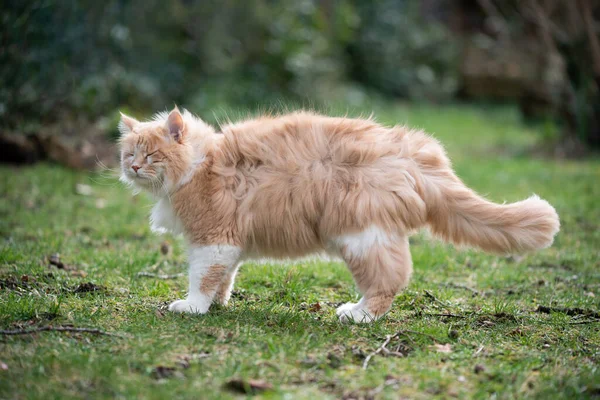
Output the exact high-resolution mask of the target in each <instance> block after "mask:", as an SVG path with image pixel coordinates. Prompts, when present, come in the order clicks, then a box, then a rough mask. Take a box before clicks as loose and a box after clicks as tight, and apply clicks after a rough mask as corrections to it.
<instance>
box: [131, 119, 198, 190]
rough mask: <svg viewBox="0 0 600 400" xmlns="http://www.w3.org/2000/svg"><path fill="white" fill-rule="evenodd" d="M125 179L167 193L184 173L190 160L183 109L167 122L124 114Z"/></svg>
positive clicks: (147, 188) (137, 186)
mask: <svg viewBox="0 0 600 400" xmlns="http://www.w3.org/2000/svg"><path fill="white" fill-rule="evenodd" d="M119 129H120V130H121V133H122V137H121V140H120V145H121V180H122V181H123V182H125V183H128V184H131V185H132V186H134V187H135V188H137V189H143V190H147V191H150V192H152V193H154V194H157V195H161V194H162V195H164V194H167V193H168V192H169V191H170V189H171V188H172V187H173V185H174V184H176V182H178V181H179V179H180V178H181V176H182V174H183V173H184V171H185V169H186V166H187V164H188V160H189V146H188V145H187V143H186V140H185V126H184V123H183V119H182V117H181V114H179V111H175V110H174V111H173V112H171V114H169V117H168V119H167V121H166V122H160V121H151V122H138V121H136V120H135V119H133V118H131V117H128V116H126V115H122V118H121V123H120V125H119Z"/></svg>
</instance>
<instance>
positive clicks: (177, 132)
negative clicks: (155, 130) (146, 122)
mask: <svg viewBox="0 0 600 400" xmlns="http://www.w3.org/2000/svg"><path fill="white" fill-rule="evenodd" d="M167 128H168V129H169V135H171V137H172V138H173V139H174V140H175V141H176V142H178V143H181V142H182V141H183V135H184V134H185V122H183V116H182V115H181V113H180V112H179V109H178V108H177V107H175V108H174V109H173V111H171V112H170V113H169V118H167Z"/></svg>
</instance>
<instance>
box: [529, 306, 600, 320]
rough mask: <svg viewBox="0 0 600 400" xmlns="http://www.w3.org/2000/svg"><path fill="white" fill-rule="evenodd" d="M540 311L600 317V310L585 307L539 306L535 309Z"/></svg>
mask: <svg viewBox="0 0 600 400" xmlns="http://www.w3.org/2000/svg"><path fill="white" fill-rule="evenodd" d="M535 311H536V312H539V313H544V314H550V313H552V312H558V313H563V314H567V315H571V316H576V315H585V316H586V317H591V318H600V312H597V311H593V310H584V309H583V308H562V307H547V306H538V308H537V309H536V310H535Z"/></svg>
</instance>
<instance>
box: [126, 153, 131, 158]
mask: <svg viewBox="0 0 600 400" xmlns="http://www.w3.org/2000/svg"><path fill="white" fill-rule="evenodd" d="M125 155H126V156H127V157H133V153H127V154H125Z"/></svg>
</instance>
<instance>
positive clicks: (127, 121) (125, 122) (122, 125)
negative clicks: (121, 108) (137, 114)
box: [119, 113, 139, 135]
mask: <svg viewBox="0 0 600 400" xmlns="http://www.w3.org/2000/svg"><path fill="white" fill-rule="evenodd" d="M137 124H139V121H138V120H137V119H135V118H131V117H129V116H127V115H125V114H123V113H121V121H120V122H119V132H121V135H127V134H128V133H131V132H132V131H133V128H134V127H135V126H136V125H137Z"/></svg>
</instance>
